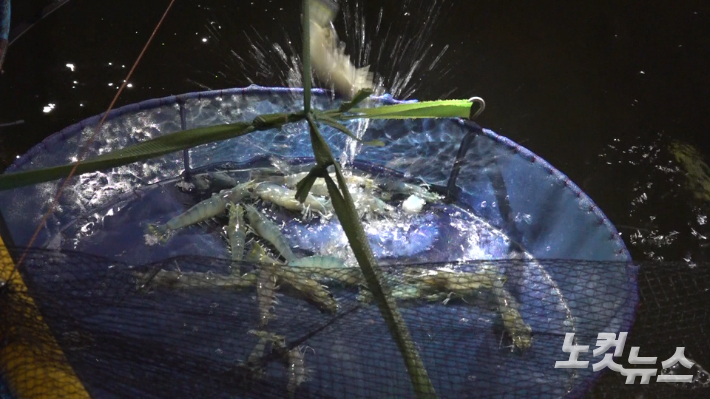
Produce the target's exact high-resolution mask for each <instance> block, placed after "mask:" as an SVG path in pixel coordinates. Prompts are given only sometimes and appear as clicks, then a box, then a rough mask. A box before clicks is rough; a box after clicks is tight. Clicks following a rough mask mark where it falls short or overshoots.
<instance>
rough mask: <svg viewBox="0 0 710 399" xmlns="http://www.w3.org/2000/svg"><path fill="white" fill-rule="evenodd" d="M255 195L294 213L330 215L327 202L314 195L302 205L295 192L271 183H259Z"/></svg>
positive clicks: (309, 196) (308, 196)
mask: <svg viewBox="0 0 710 399" xmlns="http://www.w3.org/2000/svg"><path fill="white" fill-rule="evenodd" d="M254 193H255V194H256V195H258V196H259V197H260V198H261V199H262V200H264V201H269V202H271V203H274V204H276V205H279V206H281V207H284V208H286V209H289V210H292V211H301V212H304V213H307V212H309V211H315V212H317V213H318V214H320V215H326V214H328V213H329V207H328V204H327V203H326V202H325V201H321V200H319V199H317V198H316V197H314V196H313V195H311V194H308V195H307V196H306V200H305V201H304V202H303V203H301V202H299V201H298V200H297V199H296V191H295V190H289V189H288V188H286V187H283V186H279V185H278V184H274V183H271V182H263V183H259V185H258V186H256V188H255V189H254Z"/></svg>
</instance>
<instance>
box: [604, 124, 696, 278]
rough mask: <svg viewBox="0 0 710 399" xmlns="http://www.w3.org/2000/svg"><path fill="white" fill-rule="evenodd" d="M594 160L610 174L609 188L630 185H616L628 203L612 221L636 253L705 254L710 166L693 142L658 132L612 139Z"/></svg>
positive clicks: (691, 260)
mask: <svg viewBox="0 0 710 399" xmlns="http://www.w3.org/2000/svg"><path fill="white" fill-rule="evenodd" d="M599 160H600V161H601V162H602V163H603V164H604V166H606V170H608V171H614V173H615V176H614V178H613V179H614V184H613V185H610V187H609V189H612V190H613V189H616V187H620V188H625V187H631V189H630V190H625V189H624V190H623V191H622V190H618V189H617V191H619V192H618V195H619V196H620V197H622V198H624V199H622V200H620V201H622V203H623V202H625V203H626V204H628V205H627V206H626V210H627V212H626V213H625V214H622V215H621V217H620V218H617V220H615V222H616V226H617V228H618V229H619V230H620V231H621V232H622V235H623V237H624V240H625V242H626V243H627V245H629V247H630V248H629V249H630V250H631V251H632V253H635V254H638V255H636V256H635V257H636V258H639V259H652V260H674V259H684V260H685V261H686V262H687V263H688V265H689V266H691V267H692V266H694V265H695V262H697V261H702V260H706V259H707V256H708V254H707V247H708V241H707V236H708V234H710V232H709V231H708V225H707V215H708V212H710V208H709V206H710V173H709V172H710V168H708V166H707V164H706V163H705V161H704V160H703V157H702V155H701V154H700V152H699V151H698V150H697V149H696V148H695V147H694V146H693V145H691V144H688V143H683V142H680V141H678V140H673V139H671V138H670V137H668V136H667V135H664V134H660V133H659V134H656V135H653V136H651V137H648V136H647V137H637V138H636V140H624V141H622V140H620V139H615V140H614V141H613V142H612V143H610V144H608V145H607V148H606V149H605V150H604V151H603V152H602V153H600V154H599ZM609 183H610V182H609V181H607V183H606V184H609ZM614 186H616V187H614ZM639 255H640V256H639Z"/></svg>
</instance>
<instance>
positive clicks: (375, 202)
mask: <svg viewBox="0 0 710 399" xmlns="http://www.w3.org/2000/svg"><path fill="white" fill-rule="evenodd" d="M350 195H351V196H352V198H353V202H354V203H355V208H356V209H357V210H358V211H359V212H360V213H367V214H370V215H371V214H379V215H386V214H389V213H392V212H394V207H393V206H392V205H389V204H387V203H385V202H384V201H382V200H381V199H379V198H377V197H375V196H374V195H372V194H370V193H369V192H368V191H366V190H354V191H351V192H350Z"/></svg>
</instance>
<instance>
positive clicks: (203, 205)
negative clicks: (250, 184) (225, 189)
mask: <svg viewBox="0 0 710 399" xmlns="http://www.w3.org/2000/svg"><path fill="white" fill-rule="evenodd" d="M226 206H227V200H226V199H225V197H224V196H223V195H219V194H215V195H213V196H212V197H210V198H208V199H206V200H204V201H201V202H199V203H198V204H196V205H195V206H193V207H192V208H190V209H188V210H187V211H186V212H184V213H182V214H180V215H178V216H175V217H174V218H172V219H170V220H169V221H168V222H167V223H165V224H163V225H159V224H151V225H148V232H149V233H150V234H152V235H156V236H159V237H162V238H161V241H163V242H165V241H167V239H168V238H169V236H170V233H171V232H173V231H175V230H178V229H181V228H183V227H187V226H191V225H193V224H197V223H200V222H204V221H205V220H208V219H212V218H214V217H216V216H218V215H219V214H221V213H223V212H224V209H225V207H226Z"/></svg>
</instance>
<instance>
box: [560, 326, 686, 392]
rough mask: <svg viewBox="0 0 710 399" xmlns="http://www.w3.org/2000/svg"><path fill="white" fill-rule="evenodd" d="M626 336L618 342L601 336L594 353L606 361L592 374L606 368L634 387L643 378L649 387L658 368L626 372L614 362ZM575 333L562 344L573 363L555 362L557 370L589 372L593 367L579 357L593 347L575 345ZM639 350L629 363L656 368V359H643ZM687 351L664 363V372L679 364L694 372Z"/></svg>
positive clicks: (671, 378)
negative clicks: (612, 351) (587, 369)
mask: <svg viewBox="0 0 710 399" xmlns="http://www.w3.org/2000/svg"><path fill="white" fill-rule="evenodd" d="M627 334H628V333H626V332H620V333H619V338H618V339H617V338H616V334H614V333H599V335H598V336H597V344H596V346H597V349H594V351H593V352H592V354H593V355H594V356H595V357H596V356H599V355H601V354H604V358H603V359H602V360H600V361H599V362H597V363H594V364H592V370H594V371H600V370H602V369H604V368H605V367H608V368H609V369H611V370H613V371H616V372H617V373H620V374H621V375H623V376H625V377H626V383H627V384H633V383H634V382H635V380H636V377H641V384H648V382H649V381H650V380H651V377H652V376H655V375H656V372H657V370H656V369H655V368H646V369H645V368H628V369H627V368H624V367H623V366H621V365H620V364H618V363H615V362H614V357H619V356H621V354H622V353H623V351H624V344H625V343H626V335H627ZM573 341H574V333H567V334H566V335H565V342H564V343H563V344H562V351H563V352H565V353H569V360H563V361H559V360H558V361H557V362H555V368H556V369H560V368H561V369H585V368H587V367H588V365H589V361H581V360H579V354H580V353H582V352H585V353H586V352H588V351H589V345H574V344H573ZM612 346H616V349H615V350H614V353H606V352H607V351H608V350H609V349H610V348H611V347H612ZM639 349H640V347H638V346H632V347H631V352H630V353H629V363H631V364H656V359H657V358H656V357H639ZM684 352H685V347H677V348H676V350H675V354H673V356H671V357H670V358H669V359H668V360H665V361H663V362H662V363H661V365H662V366H663V368H664V369H667V368H669V367H672V366H673V365H675V364H676V363H680V364H681V365H683V367H685V368H687V369H690V368H691V367H693V362H691V361H690V360H688V359H686V358H685V354H684ZM692 381H693V376H692V375H659V376H657V377H656V382H692Z"/></svg>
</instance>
